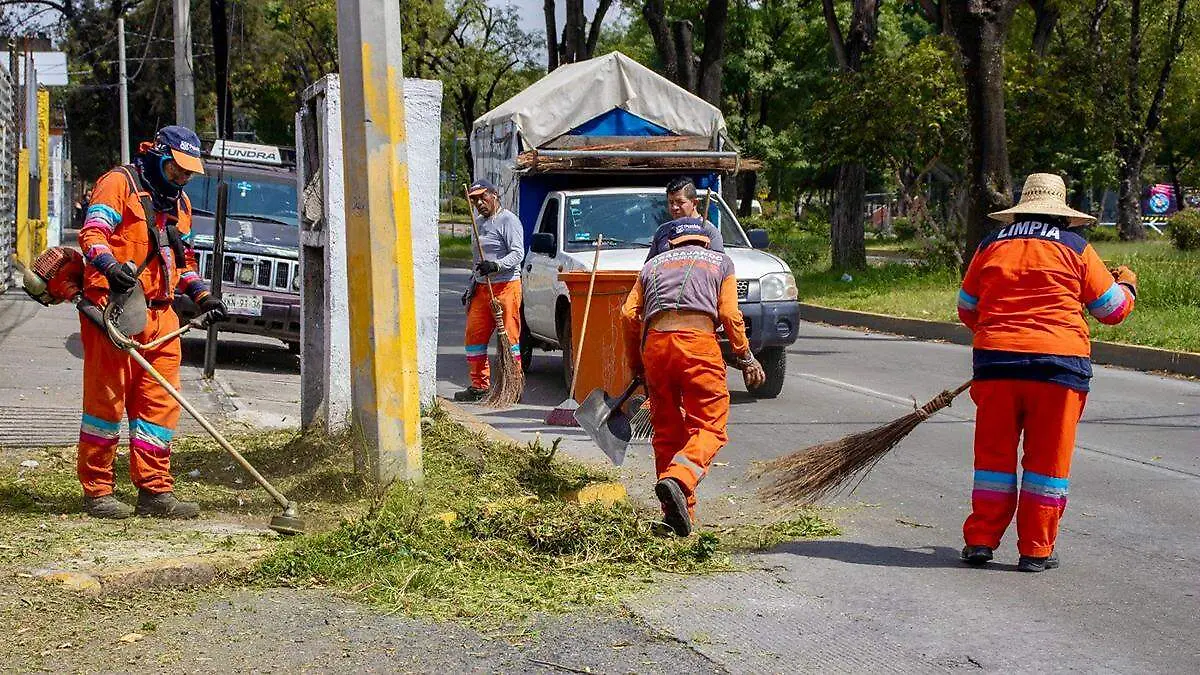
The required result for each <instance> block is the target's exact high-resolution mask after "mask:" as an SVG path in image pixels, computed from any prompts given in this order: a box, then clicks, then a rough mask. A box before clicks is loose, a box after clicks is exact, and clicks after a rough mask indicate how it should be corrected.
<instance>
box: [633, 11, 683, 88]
mask: <svg viewBox="0 0 1200 675" xmlns="http://www.w3.org/2000/svg"><path fill="white" fill-rule="evenodd" d="M642 17H643V18H644V19H645V20H646V26H647V27H649V29H650V37H651V38H652V39H653V40H654V49H655V51H657V52H658V58H659V59H660V60H661V61H662V73H663V75H664V76H665V77H666V78H667V79H668V80H670V81H672V82H678V81H679V56H678V54H677V53H676V49H675V39H674V38H673V37H672V36H671V26H670V25H669V24H668V23H667V3H666V0H646V4H644V5H642Z"/></svg>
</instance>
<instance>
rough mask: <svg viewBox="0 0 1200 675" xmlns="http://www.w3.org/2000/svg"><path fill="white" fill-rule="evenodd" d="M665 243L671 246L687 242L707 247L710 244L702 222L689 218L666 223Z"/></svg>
mask: <svg viewBox="0 0 1200 675" xmlns="http://www.w3.org/2000/svg"><path fill="white" fill-rule="evenodd" d="M667 241H668V242H670V244H671V245H672V246H679V245H680V244H683V243H687V242H693V243H696V244H700V245H702V246H708V245H709V244H710V243H711V242H712V240H711V239H709V236H708V232H706V231H705V229H704V221H703V220H701V219H699V218H693V217H690V216H689V217H687V218H678V219H676V220H672V221H671V222H669V223H667Z"/></svg>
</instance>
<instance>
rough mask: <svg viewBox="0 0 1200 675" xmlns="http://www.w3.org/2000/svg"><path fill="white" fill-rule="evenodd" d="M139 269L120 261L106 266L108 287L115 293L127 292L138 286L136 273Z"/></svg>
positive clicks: (105, 274)
mask: <svg viewBox="0 0 1200 675" xmlns="http://www.w3.org/2000/svg"><path fill="white" fill-rule="evenodd" d="M136 271H137V270H136V269H135V268H131V267H129V266H128V265H122V264H120V263H118V262H115V261H114V262H113V264H111V265H109V266H108V267H106V268H104V276H105V277H106V278H108V287H109V288H110V289H112V292H113V293H118V294H120V293H125V292H127V291H128V290H129V289H131V288H133V287H134V286H137V282H138V280H137V276H136V275H135V274H134V272H136Z"/></svg>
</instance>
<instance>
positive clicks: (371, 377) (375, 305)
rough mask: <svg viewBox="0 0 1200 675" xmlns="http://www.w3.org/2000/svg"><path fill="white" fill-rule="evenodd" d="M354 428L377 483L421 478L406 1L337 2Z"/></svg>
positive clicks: (356, 0)
mask: <svg viewBox="0 0 1200 675" xmlns="http://www.w3.org/2000/svg"><path fill="white" fill-rule="evenodd" d="M337 8H338V54H339V56H338V61H339V66H340V72H341V86H342V147H343V153H344V157H345V167H346V169H345V185H346V259H347V265H348V267H349V277H350V283H349V295H350V298H349V308H350V372H351V399H352V404H353V408H354V412H353V414H354V422H355V424H356V426H357V427H358V428H359V429H361V430H362V433H363V437H364V440H365V441H366V442H367V444H368V446H369V447H370V448H371V449H372V450H373V451H374V452H373V454H372V459H373V460H374V461H373V464H374V467H372V468H373V469H374V472H375V478H376V479H377V480H378V481H379V482H380V483H381V484H386V483H388V482H391V481H392V480H395V479H401V480H411V481H419V480H420V479H421V424H420V415H421V410H420V397H419V393H418V377H417V312H416V302H415V297H414V294H413V293H414V292H413V276H414V268H413V252H412V232H411V230H412V216H411V213H410V209H409V195H408V166H407V164H408V161H407V151H406V145H405V144H406V139H405V129H404V80H403V75H402V73H403V69H402V58H401V52H400V5H399V3H397V2H396V1H395V0H338V3H337Z"/></svg>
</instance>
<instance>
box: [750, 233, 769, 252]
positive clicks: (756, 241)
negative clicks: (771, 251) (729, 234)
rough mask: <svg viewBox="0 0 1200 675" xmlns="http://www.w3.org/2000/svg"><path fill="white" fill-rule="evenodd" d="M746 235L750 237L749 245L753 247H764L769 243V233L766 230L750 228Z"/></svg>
mask: <svg viewBox="0 0 1200 675" xmlns="http://www.w3.org/2000/svg"><path fill="white" fill-rule="evenodd" d="M746 236H748V237H750V245H751V246H753V247H754V248H759V249H765V248H767V247H768V246H770V245H771V235H769V234H767V231H766V230H750V231H749V232H747V233H746Z"/></svg>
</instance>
